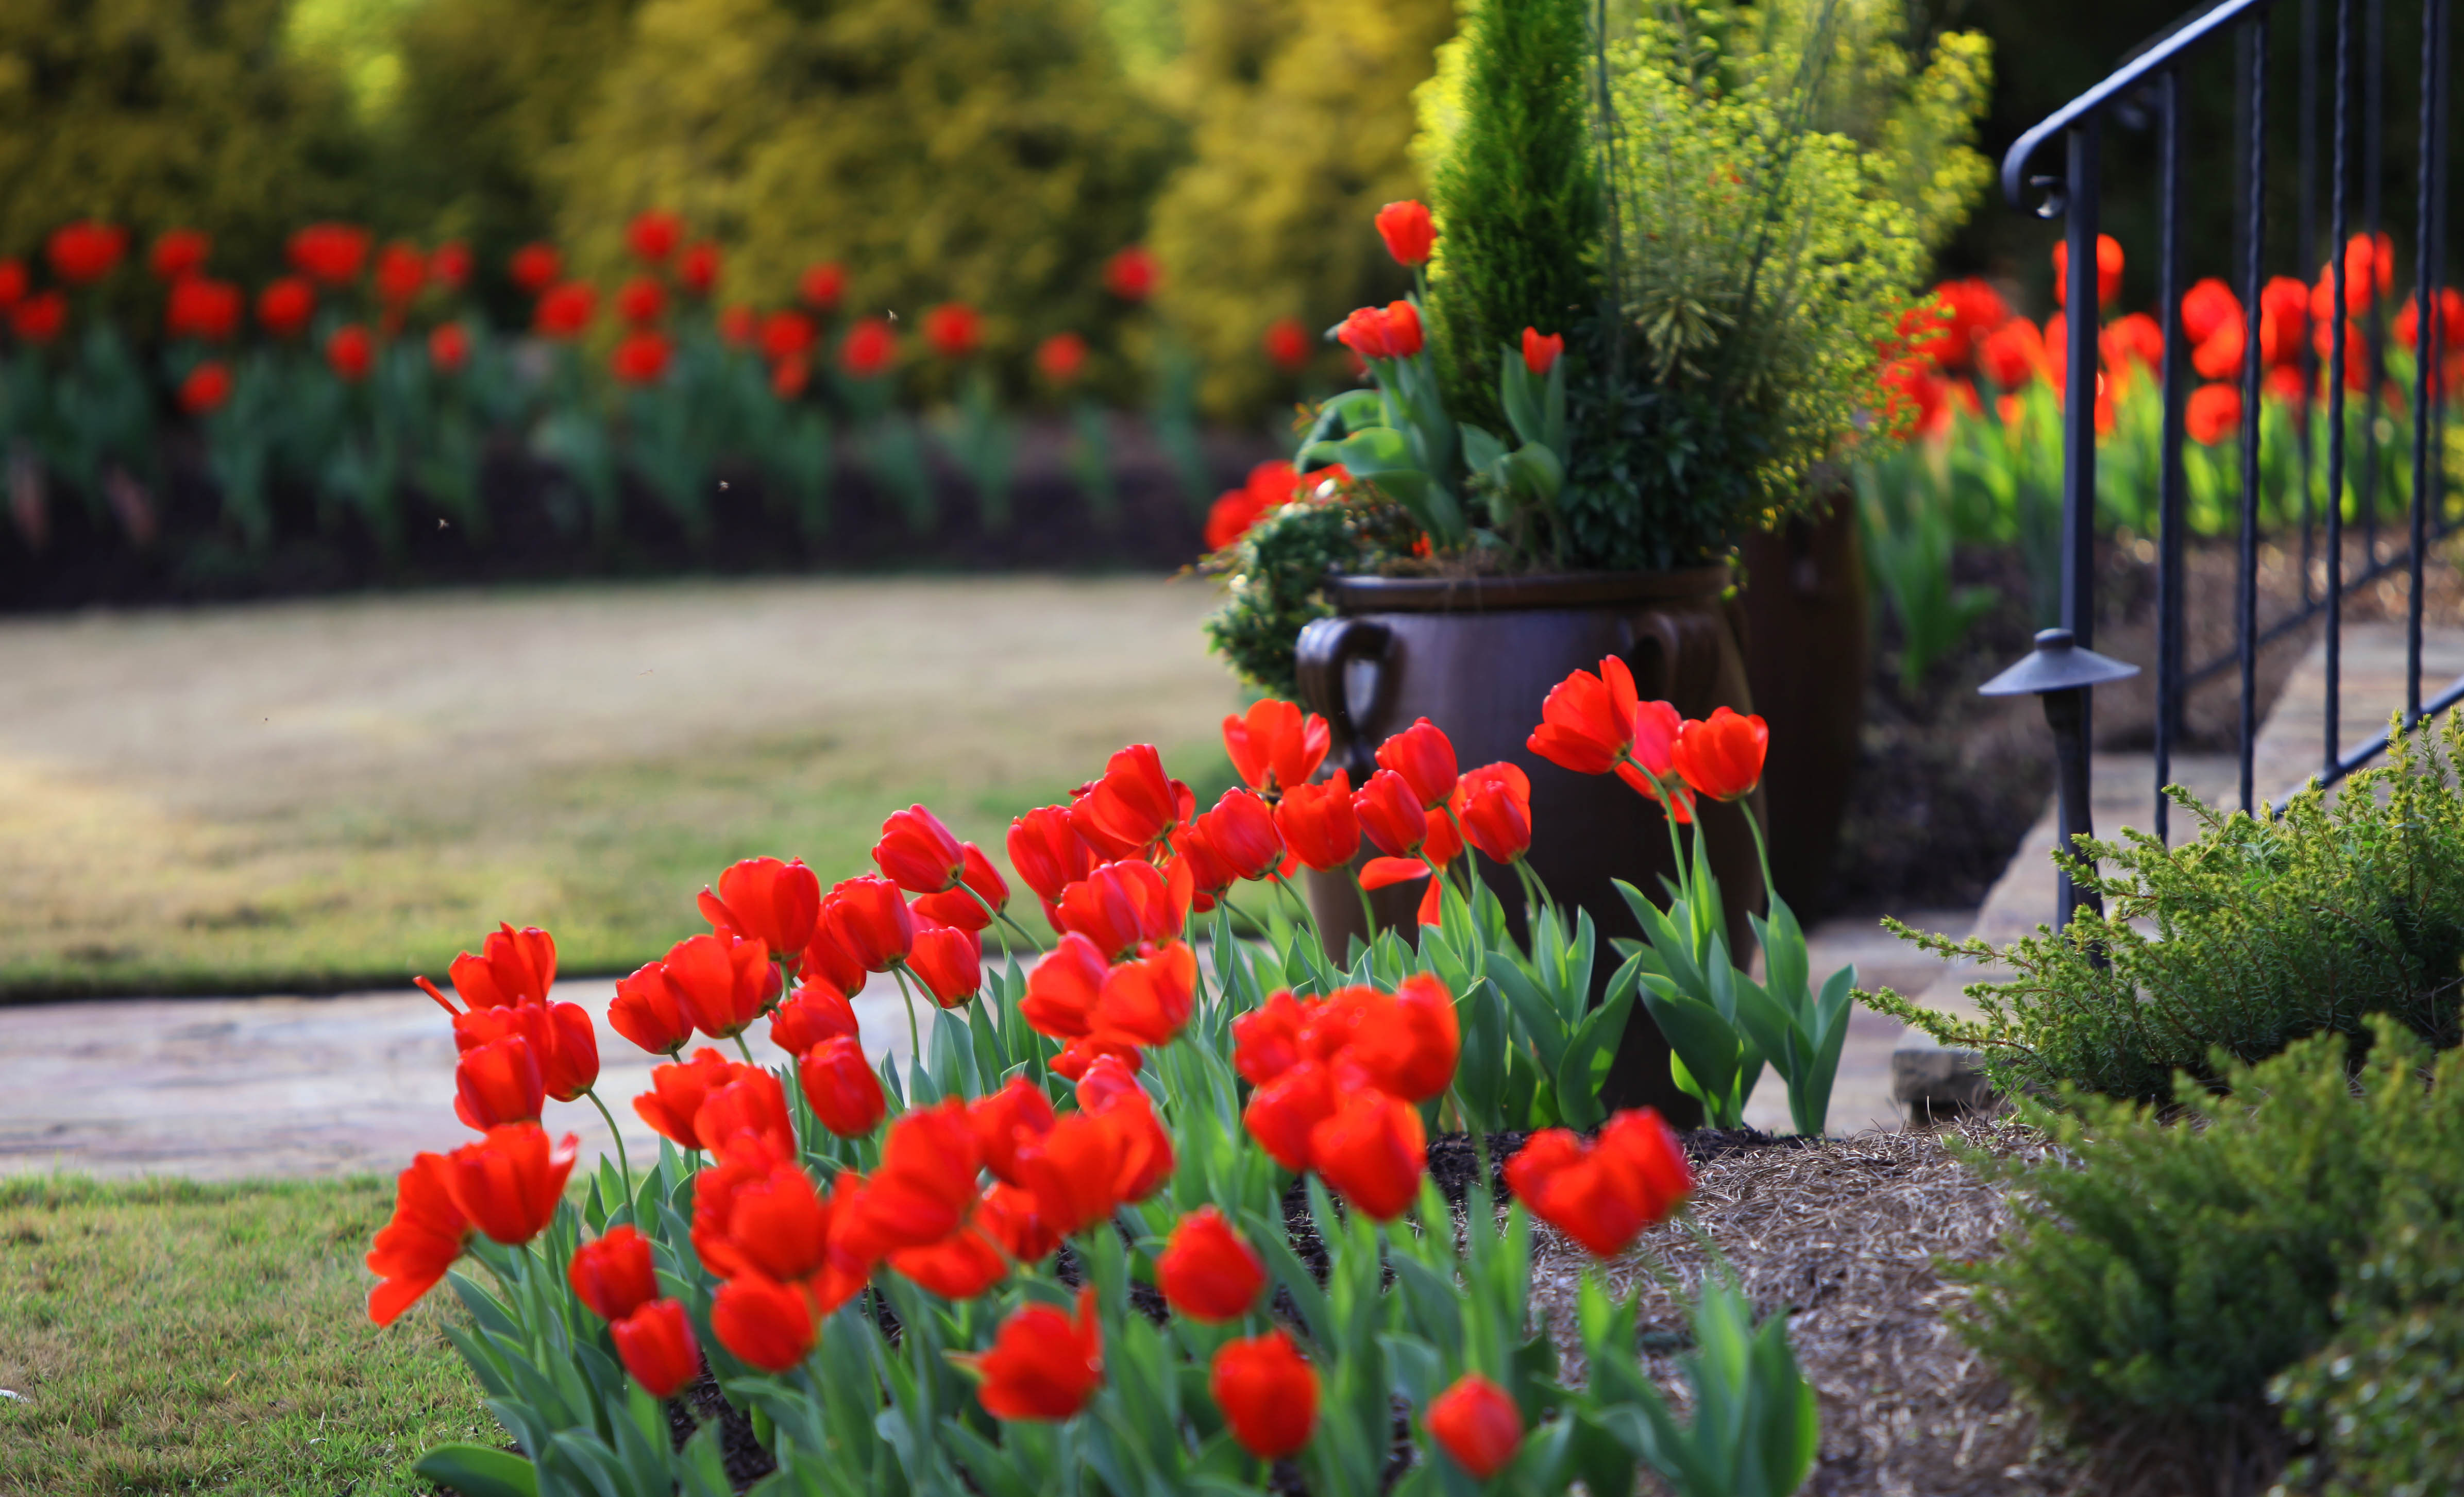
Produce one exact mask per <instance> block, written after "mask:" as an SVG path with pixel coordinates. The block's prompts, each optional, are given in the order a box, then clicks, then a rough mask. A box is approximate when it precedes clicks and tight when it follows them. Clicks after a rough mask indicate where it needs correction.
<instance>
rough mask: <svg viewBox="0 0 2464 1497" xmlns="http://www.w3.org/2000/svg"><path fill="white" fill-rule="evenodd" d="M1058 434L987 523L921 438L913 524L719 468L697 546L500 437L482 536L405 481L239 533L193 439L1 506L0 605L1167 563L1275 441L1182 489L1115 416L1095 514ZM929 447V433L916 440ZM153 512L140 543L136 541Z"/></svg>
mask: <svg viewBox="0 0 2464 1497" xmlns="http://www.w3.org/2000/svg"><path fill="white" fill-rule="evenodd" d="M1069 440H1070V437H1069V432H1068V431H1067V429H1066V428H1065V427H1064V426H1062V425H1061V424H1060V423H1057V422H1039V423H1033V424H1030V425H1028V426H1026V427H1025V428H1024V429H1023V430H1022V431H1021V432H1020V439H1019V447H1018V453H1017V462H1016V467H1015V473H1014V481H1013V484H1012V487H1011V491H1010V495H1009V503H1010V510H1011V515H1010V518H1009V520H1008V522H1007V523H1006V524H1005V525H1002V526H1001V527H999V528H990V527H987V525H986V524H985V523H984V522H983V521H982V519H981V517H979V507H978V499H977V495H976V493H975V490H974V487H973V486H972V484H971V483H970V482H969V481H968V479H967V478H966V476H965V475H964V474H963V473H961V472H960V471H959V470H958V469H957V468H956V467H955V466H954V465H952V464H951V463H950V462H949V461H948V460H947V458H946V457H945V456H944V454H942V453H940V452H939V451H937V450H934V451H932V455H931V467H932V472H933V476H934V479H935V484H934V488H935V510H936V515H935V518H934V520H933V522H932V523H931V524H930V525H928V526H927V527H926V528H925V529H924V530H923V531H922V532H921V533H920V534H919V533H918V532H917V531H916V530H915V528H914V527H913V526H912V525H911V524H910V522H909V520H908V518H907V517H906V516H905V514H904V513H903V512H902V511H901V510H900V509H899V508H898V506H897V504H896V502H895V500H894V498H893V497H892V496H891V495H889V494H886V493H884V492H882V491H880V490H879V489H877V488H876V487H875V485H874V484H873V482H872V481H871V479H870V477H869V474H867V473H865V471H864V470H863V469H862V468H861V467H859V466H857V465H855V464H854V463H852V462H849V461H842V462H841V463H840V465H839V468H838V471H837V473H836V475H835V478H834V479H833V483H832V491H831V499H830V511H829V524H828V526H827V529H826V531H825V533H824V534H822V535H820V536H819V537H817V538H812V539H807V538H806V537H805V536H804V535H803V532H802V531H801V529H800V528H799V525H798V523H797V519H796V517H795V515H794V513H793V509H792V506H791V505H790V504H789V503H788V502H786V501H785V500H784V499H783V498H781V499H778V500H776V501H774V500H773V499H772V498H771V497H769V496H767V495H764V494H763V492H762V489H761V485H760V483H759V479H758V478H757V477H756V475H754V474H753V473H750V472H747V471H743V470H740V469H736V468H732V467H729V466H725V465H722V466H721V468H720V469H719V471H718V472H717V473H716V474H715V477H714V478H713V488H712V490H711V492H710V494H709V495H708V498H709V500H710V533H709V539H708V540H707V542H706V543H704V544H702V545H699V546H696V545H694V544H693V542H692V540H691V539H689V537H688V534H687V532H686V530H685V528H684V527H683V525H682V524H681V523H680V522H679V521H678V520H677V518H676V517H675V516H674V515H673V514H672V513H671V512H670V511H669V509H668V508H667V507H666V506H664V505H663V504H661V503H660V502H659V501H658V499H657V498H656V497H654V496H653V495H651V494H650V493H649V491H647V490H644V489H642V488H640V487H639V486H638V485H628V486H627V493H626V496H625V508H624V515H623V518H622V521H621V523H620V524H619V525H618V526H617V530H618V532H619V533H618V534H617V535H615V536H613V537H608V538H600V537H596V536H594V535H592V534H591V530H590V525H589V521H588V517H587V516H588V506H587V503H586V502H585V500H584V499H583V496H582V495H581V494H580V493H579V491H577V490H576V489H574V488H573V486H572V485H571V484H570V483H569V482H567V481H566V480H565V479H564V477H563V476H562V474H561V473H559V472H558V471H557V470H556V469H555V468H553V467H551V466H549V465H547V464H545V463H542V462H540V461H539V459H537V458H536V457H534V456H532V455H531V454H530V453H528V452H526V451H521V450H519V449H518V448H516V447H512V446H510V445H508V446H501V447H499V448H497V449H496V450H495V451H492V452H491V453H490V454H489V457H488V460H487V462H486V465H485V469H484V472H483V474H482V485H481V487H482V492H483V493H484V495H486V499H487V510H488V514H489V516H490V526H491V533H490V534H489V535H488V536H487V537H486V538H484V539H482V538H476V537H473V536H472V535H470V534H469V533H468V532H467V530H466V529H465V528H464V527H463V525H462V522H461V521H460V520H459V519H455V518H451V517H449V516H448V514H447V513H446V512H445V511H443V510H441V509H439V508H438V507H437V506H436V505H434V504H432V503H431V502H429V500H428V499H427V498H425V497H424V496H422V495H417V494H406V495H403V496H402V498H401V500H400V504H401V518H400V521H399V524H398V526H397V527H396V534H395V536H394V537H393V538H392V539H390V540H387V541H381V539H380V538H379V537H378V536H377V535H376V534H375V533H374V532H373V531H372V530H371V529H370V528H369V526H368V525H367V524H365V523H364V522H363V520H362V519H361V518H360V517H358V516H357V515H356V514H354V513H344V512H341V511H340V510H338V509H336V508H335V507H333V506H330V505H328V506H325V507H323V508H322V509H320V507H319V504H318V503H317V501H316V500H315V498H314V497H313V496H312V495H309V494H307V493H305V492H303V491H289V490H279V489H278V490H277V491H276V493H275V495H274V507H275V517H276V524H275V538H276V539H275V540H274V541H273V543H272V544H271V545H270V546H269V547H268V548H267V549H266V550H265V551H264V552H262V553H251V552H250V551H248V550H247V549H245V548H244V547H243V546H242V545H241V544H240V543H239V540H238V539H237V537H236V536H235V535H234V534H233V533H231V531H230V530H228V529H226V528H225V527H224V526H223V524H222V522H221V519H220V509H221V501H220V499H219V496H218V495H216V493H215V491H214V490H213V488H212V487H211V485H210V484H209V483H208V482H207V481H206V479H205V478H204V476H203V473H202V468H201V462H200V458H199V455H198V453H197V452H196V451H193V450H182V449H179V448H176V447H174V448H172V449H171V450H168V451H165V454H164V463H165V471H166V473H168V475H169V476H168V477H167V479H166V480H165V482H163V483H162V484H161V485H159V486H158V487H157V488H155V489H154V490H152V491H150V492H149V493H148V495H147V496H146V498H145V500H144V501H143V514H142V516H140V517H137V518H136V519H135V520H134V522H133V523H132V518H131V517H130V515H129V514H128V513H126V512H114V511H112V510H111V509H110V508H109V507H108V506H104V505H95V506H89V505H88V504H87V503H86V502H85V501H84V499H83V498H82V497H80V496H78V495H73V494H70V493H67V492H65V491H62V490H58V489H54V490H53V491H52V492H51V494H50V495H49V497H48V501H47V503H46V504H45V506H44V515H45V518H44V520H43V522H42V525H41V528H42V530H43V531H44V532H45V534H44V535H43V536H42V538H41V540H40V543H39V544H36V543H35V542H34V541H33V539H31V538H30V537H29V535H28V534H27V531H26V529H25V527H24V525H23V523H22V521H21V522H19V523H0V612H12V611H49V610H57V609H64V608H77V607H85V606H90V605H155V604H186V603H211V602H226V601H238V600H244V599H258V598H276V597H297V596H304V595H312V594H325V593H337V592H349V591H355V590H360V589H364V588H369V587H388V588H416V587H432V586H473V585H483V584H487V583H509V582H529V583H536V582H554V581H568V580H573V579H580V578H592V577H646V576H666V575H673V574H676V573H680V572H682V573H701V574H715V575H745V574H757V573H778V572H865V573H880V572H886V571H910V570H912V571H947V572H991V571H1012V570H1034V571H1063V572H1087V571H1105V570H1139V571H1165V572H1169V571H1174V570H1177V569H1178V568H1180V567H1182V566H1185V565H1187V564H1188V563H1189V562H1190V561H1194V560H1195V559H1196V558H1197V556H1198V554H1199V549H1200V546H1201V544H1202V532H1203V529H1204V525H1205V513H1206V506H1207V504H1208V503H1209V502H1210V501H1211V500H1212V499H1213V498H1214V496H1215V493H1216V491H1218V490H1220V489H1222V488H1227V487H1230V486H1233V485H1236V484H1238V483H1239V482H1240V481H1241V480H1242V479H1243V477H1244V476H1245V475H1246V474H1247V473H1248V471H1249V469H1250V467H1251V466H1252V465H1253V464H1256V463H1259V462H1264V461H1266V460H1267V459H1270V458H1273V457H1277V456H1280V455H1282V449H1281V447H1280V446H1279V445H1278V444H1277V443H1276V442H1275V441H1274V440H1273V439H1272V438H1271V437H1269V436H1267V435H1265V434H1264V433H1253V432H1245V431H1234V430H1214V431H1209V432H1207V433H1206V434H1205V436H1204V440H1203V448H1204V452H1205V459H1206V465H1207V468H1208V470H1209V485H1208V486H1207V487H1206V488H1205V489H1204V490H1203V491H1202V492H1200V493H1199V494H1197V495H1192V494H1189V493H1187V492H1185V491H1184V489H1183V487H1182V485H1181V482H1180V480H1179V478H1178V476H1177V473H1176V471H1175V469H1174V467H1173V465H1172V462H1171V460H1170V457H1169V455H1168V454H1167V453H1166V452H1165V451H1164V450H1163V448H1162V447H1161V446H1160V445H1159V444H1158V443H1157V442H1156V440H1155V436H1154V435H1153V433H1152V432H1151V431H1150V430H1149V429H1148V428H1147V427H1145V426H1144V425H1143V424H1141V423H1137V422H1133V421H1130V420H1127V419H1122V420H1116V421H1115V423H1114V425H1113V429H1112V433H1111V446H1112V471H1113V477H1114V483H1115V486H1116V488H1117V491H1118V498H1117V502H1116V504H1115V506H1114V507H1113V510H1112V512H1111V513H1110V514H1106V513H1103V512H1101V511H1100V509H1099V507H1098V506H1097V505H1095V504H1094V503H1093V502H1092V501H1090V499H1089V496H1088V495H1087V494H1086V493H1085V492H1084V490H1083V489H1082V488H1081V486H1080V485H1079V483H1078V481H1077V480H1076V478H1075V477H1074V476H1072V474H1071V473H1070V471H1069V467H1068V464H1067V449H1068V443H1069ZM925 445H926V447H927V448H928V450H931V449H933V443H932V442H931V441H930V440H929V439H928V440H927V442H926V444H925ZM148 529H150V531H151V535H150V536H149V537H148V538H147V539H145V540H144V541H143V543H138V542H136V541H133V540H132V535H133V534H134V533H136V532H138V531H144V530H148Z"/></svg>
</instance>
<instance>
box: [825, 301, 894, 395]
mask: <svg viewBox="0 0 2464 1497" xmlns="http://www.w3.org/2000/svg"><path fill="white" fill-rule="evenodd" d="M897 360H898V334H897V333H896V332H894V331H892V330H891V326H890V324H889V323H887V322H885V321H883V320H882V319H879V318H874V317H869V318H866V319H864V320H863V321H861V322H858V323H857V324H856V325H855V326H853V327H851V328H849V329H847V340H846V341H844V342H842V343H840V344H839V367H841V368H843V369H845V370H846V371H847V373H848V375H850V376H851V377H853V378H855V379H859V380H869V379H873V378H875V377H876V376H879V375H882V374H885V373H887V372H889V369H890V366H891V364H892V363H896V362H897Z"/></svg>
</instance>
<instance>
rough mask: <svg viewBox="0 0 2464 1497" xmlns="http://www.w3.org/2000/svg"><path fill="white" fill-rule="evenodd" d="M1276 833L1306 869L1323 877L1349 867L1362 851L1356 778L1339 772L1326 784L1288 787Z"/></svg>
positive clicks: (1277, 812) (1277, 809)
mask: <svg viewBox="0 0 2464 1497" xmlns="http://www.w3.org/2000/svg"><path fill="white" fill-rule="evenodd" d="M1275 829H1276V830H1277V831H1278V832H1280V833H1282V834H1283V839H1284V846H1285V847H1287V848H1290V849H1291V852H1292V855H1293V856H1294V857H1296V858H1298V859H1299V860H1300V861H1301V863H1302V864H1303V865H1304V866H1306V867H1309V868H1312V869H1315V870H1318V871H1319V872H1321V873H1325V872H1331V871H1332V870H1335V869H1339V868H1346V867H1349V866H1350V865H1351V862H1352V859H1353V854H1355V853H1357V852H1358V851H1359V850H1360V821H1359V818H1358V816H1357V815H1356V814H1355V813H1354V812H1353V793H1352V777H1351V776H1350V775H1349V774H1347V773H1346V772H1345V771H1343V770H1340V769H1338V770H1336V771H1335V772H1334V776H1333V778H1332V779H1331V780H1329V781H1327V782H1325V783H1324V784H1314V785H1313V784H1293V785H1287V786H1285V787H1284V798H1283V800H1282V801H1281V802H1279V803H1278V804H1276V806H1275Z"/></svg>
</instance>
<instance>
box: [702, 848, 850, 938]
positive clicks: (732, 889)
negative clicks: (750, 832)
mask: <svg viewBox="0 0 2464 1497" xmlns="http://www.w3.org/2000/svg"><path fill="white" fill-rule="evenodd" d="M700 906H701V914H702V918H703V919H705V920H708V921H709V922H710V923H711V928H712V929H713V930H714V931H715V932H717V933H718V934H719V935H721V936H737V937H739V938H743V939H749V940H758V941H759V942H761V943H762V944H763V945H765V946H767V947H769V948H770V950H771V952H772V953H773V954H775V955H779V956H788V955H792V954H794V953H797V952H801V951H803V949H804V948H805V947H806V946H807V945H809V944H811V942H812V939H813V927H814V925H815V924H816V923H817V922H818V921H819V920H820V918H821V914H822V881H821V880H820V879H819V878H818V877H816V876H814V873H813V870H811V869H808V868H806V867H805V866H804V860H803V859H802V858H798V859H796V860H795V861H794V862H792V863H781V862H780V861H779V860H778V859H777V858H746V859H745V860H744V861H743V862H741V863H737V864H735V865H733V866H731V867H730V868H729V869H728V870H727V871H725V872H723V873H721V874H719V875H718V887H717V889H715V890H711V889H704V890H703V891H702V892H701V900H700Z"/></svg>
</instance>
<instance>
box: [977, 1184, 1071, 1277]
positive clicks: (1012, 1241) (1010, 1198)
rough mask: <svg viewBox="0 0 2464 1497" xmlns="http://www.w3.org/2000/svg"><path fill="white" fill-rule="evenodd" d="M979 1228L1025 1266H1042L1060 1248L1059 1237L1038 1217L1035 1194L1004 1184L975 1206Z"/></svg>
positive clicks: (996, 1186)
mask: <svg viewBox="0 0 2464 1497" xmlns="http://www.w3.org/2000/svg"><path fill="white" fill-rule="evenodd" d="M976 1225H977V1226H978V1227H979V1229H980V1230H982V1232H983V1233H984V1235H985V1236H987V1237H990V1238H991V1239H992V1240H993V1241H994V1242H996V1243H999V1244H1001V1250H1002V1251H1003V1252H1006V1253H1008V1254H1009V1255H1010V1257H1011V1258H1013V1259H1015V1260H1017V1261H1018V1262H1020V1263H1022V1264H1030V1265H1031V1264H1039V1263H1042V1262H1043V1261H1044V1260H1045V1259H1046V1258H1049V1257H1051V1256H1052V1252H1053V1249H1055V1248H1057V1247H1059V1246H1060V1245H1061V1237H1060V1234H1058V1233H1056V1232H1054V1231H1053V1230H1052V1229H1051V1228H1049V1227H1047V1226H1045V1224H1044V1222H1043V1220H1042V1219H1041V1218H1039V1217H1037V1216H1036V1214H1035V1193H1034V1192H1033V1191H1030V1190H1026V1189H1023V1188H1022V1187H1020V1186H1016V1185H1009V1184H1001V1185H995V1186H994V1187H993V1188H992V1189H990V1190H988V1191H985V1192H984V1197H983V1200H980V1201H979V1202H977V1204H976Z"/></svg>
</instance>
